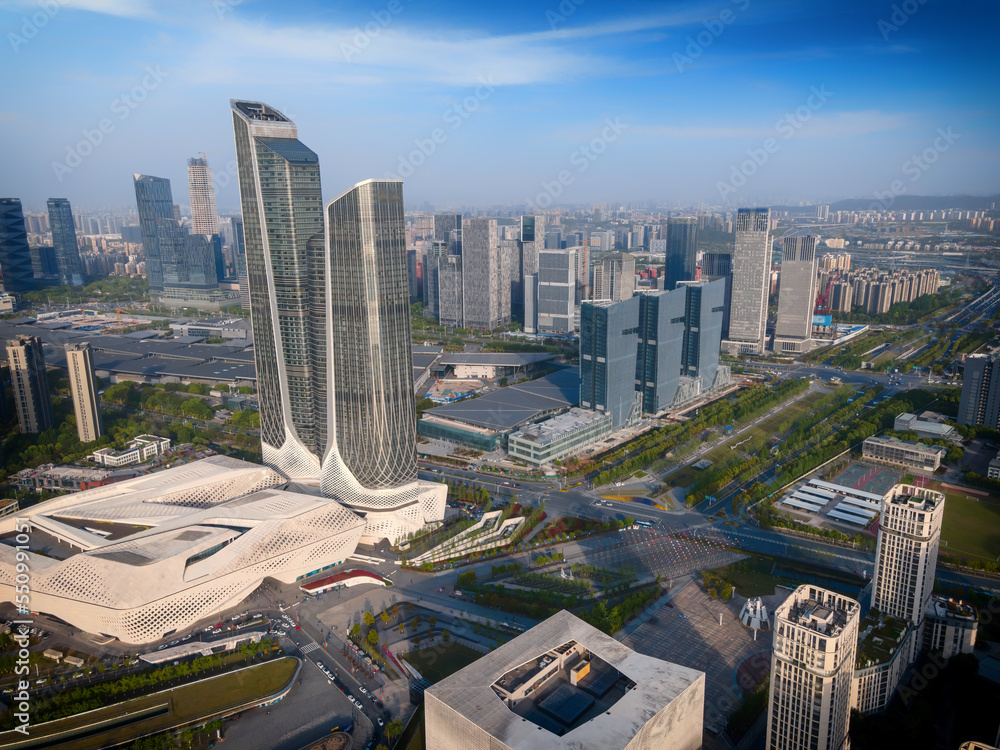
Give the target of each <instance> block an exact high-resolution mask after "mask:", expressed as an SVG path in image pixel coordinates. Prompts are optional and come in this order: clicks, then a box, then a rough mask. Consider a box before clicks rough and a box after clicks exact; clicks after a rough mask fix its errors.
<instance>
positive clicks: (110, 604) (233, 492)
mask: <svg viewBox="0 0 1000 750" xmlns="http://www.w3.org/2000/svg"><path fill="white" fill-rule="evenodd" d="M286 484H287V480H286V479H285V478H284V477H282V476H281V475H280V474H279V473H278V472H276V471H274V470H273V469H270V468H268V467H266V466H259V465H257V464H252V463H247V462H245V461H239V460H236V459H232V458H227V457H224V456H215V457H212V458H208V459H205V460H203V461H198V462H195V463H192V464H187V465H184V466H179V467H177V468H173V469H167V470H165V471H161V472H157V473H155V474H150V475H147V476H143V477H139V478H136V479H132V480H128V481H125V482H120V483H118V484H113V485H109V486H106V487H100V488H98V489H93V490H88V491H86V492H79V493H76V494H72V495H67V496H64V497H60V498H57V499H54V500H50V501H48V502H45V503H41V504H39V505H37V506H34V507H32V508H30V509H28V510H27V511H26V512H24V513H23V514H21V515H20V516H19V519H24V518H27V519H28V521H29V524H30V526H31V530H30V532H28V537H29V542H28V544H27V546H28V548H29V549H30V552H29V553H28V561H27V565H28V570H29V575H30V587H29V588H30V593H29V597H30V608H31V610H32V611H41V612H46V613H49V614H52V615H54V616H56V617H58V618H60V619H62V620H65V621H66V622H69V623H71V624H72V625H74V626H76V627H78V628H80V629H81V630H84V631H86V632H89V633H101V634H104V635H108V636H113V637H115V638H118V639H119V640H121V641H123V642H125V643H145V642H149V641H154V640H157V639H160V638H163V637H165V636H167V635H169V634H171V633H173V632H174V631H177V630H182V629H184V628H187V627H189V626H191V625H193V624H194V623H196V622H197V621H199V620H201V619H203V618H205V617H208V616H209V615H211V614H213V613H215V612H219V611H220V610H223V609H226V608H228V607H231V606H234V605H236V604H237V603H239V602H240V601H241V600H243V599H244V598H245V597H246V596H247V595H248V594H249V593H250V592H251V591H253V590H254V589H255V588H257V586H259V585H260V583H261V581H263V580H264V578H265V577H270V578H275V579H277V580H279V581H282V582H286V583H291V582H294V581H296V580H298V579H300V578H303V577H305V576H307V575H310V574H312V573H316V572H318V571H320V570H322V569H324V568H329V567H333V566H335V565H338V564H340V563H342V562H343V561H344V560H345V559H346V558H347V557H349V556H350V555H352V554H353V553H354V550H355V548H356V546H357V544H358V541H359V539H360V538H361V535H362V533H363V531H364V528H365V522H364V520H363V519H361V518H360V517H359V516H357V515H355V514H354V513H351V512H350V511H349V510H347V509H346V508H344V507H343V506H342V505H340V503H338V502H336V501H334V500H332V499H329V498H324V497H322V496H320V495H319V493H318V491H317V492H316V493H315V494H306V493H303V492H296V491H290V490H289V489H286V488H285V485H286ZM19 519H15V518H14V517H13V516H7V517H5V518H0V541H2V543H0V597H2V599H4V600H6V601H15V599H14V594H15V591H14V587H15V584H16V580H17V579H16V572H17V571H16V567H15V566H16V564H17V559H16V554H17V553H16V550H15V548H14V544H15V542H16V534H15V528H16V527H15V524H16V523H17V521H18V520H19ZM22 525H23V522H22Z"/></svg>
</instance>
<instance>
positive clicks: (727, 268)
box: [701, 253, 733, 340]
mask: <svg viewBox="0 0 1000 750" xmlns="http://www.w3.org/2000/svg"><path fill="white" fill-rule="evenodd" d="M701 278H702V280H707V281H716V280H721V281H722V282H723V285H724V292H723V303H722V305H723V307H722V339H723V340H725V339H727V338H728V337H729V311H730V309H731V308H732V303H733V254H732V253H705V254H704V255H703V256H702V257H701Z"/></svg>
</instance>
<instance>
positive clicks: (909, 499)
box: [885, 484, 944, 511]
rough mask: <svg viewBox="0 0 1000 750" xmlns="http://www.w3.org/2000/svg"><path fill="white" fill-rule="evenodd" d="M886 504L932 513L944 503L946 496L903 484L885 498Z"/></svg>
mask: <svg viewBox="0 0 1000 750" xmlns="http://www.w3.org/2000/svg"><path fill="white" fill-rule="evenodd" d="M885 502H886V504H891V505H905V506H907V507H909V508H911V509H913V510H923V511H932V510H935V509H936V508H937V507H938V505H939V504H940V503H943V502H944V495H942V494H941V493H940V492H934V491H933V490H927V489H924V488H921V487H913V486H911V485H908V484H901V485H896V488H895V490H894V491H893V492H891V493H889V495H888V496H887V497H886V498H885Z"/></svg>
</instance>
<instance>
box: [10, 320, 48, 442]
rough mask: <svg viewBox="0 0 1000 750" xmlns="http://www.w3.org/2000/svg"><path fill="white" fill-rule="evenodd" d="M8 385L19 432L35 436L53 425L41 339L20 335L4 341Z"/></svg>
mask: <svg viewBox="0 0 1000 750" xmlns="http://www.w3.org/2000/svg"><path fill="white" fill-rule="evenodd" d="M7 364H8V365H9V367H10V385H11V389H12V390H13V392H14V405H15V406H16V407H17V422H18V424H19V425H20V426H21V432H23V433H26V434H34V433H39V432H44V431H45V430H47V429H49V428H50V427H52V426H53V419H52V398H51V397H50V396H49V379H48V373H47V372H46V369H45V357H44V356H43V355H42V340H41V339H40V338H38V337H37V336H26V335H23V334H20V335H18V336H16V337H15V338H14V339H12V340H11V341H8V342H7Z"/></svg>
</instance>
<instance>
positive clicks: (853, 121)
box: [634, 109, 913, 140]
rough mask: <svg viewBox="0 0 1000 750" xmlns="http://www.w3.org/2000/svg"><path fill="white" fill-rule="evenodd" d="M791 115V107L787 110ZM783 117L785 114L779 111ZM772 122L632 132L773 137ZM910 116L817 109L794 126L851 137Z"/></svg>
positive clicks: (812, 134) (897, 126)
mask: <svg viewBox="0 0 1000 750" xmlns="http://www.w3.org/2000/svg"><path fill="white" fill-rule="evenodd" d="M789 114H791V115H793V116H794V109H790V110H789ZM779 117H780V118H781V121H784V117H785V115H784V114H781V115H779ZM777 123H778V120H777V119H776V121H775V123H773V124H771V123H767V124H765V123H755V124H747V125H680V126H674V125H637V126H635V127H634V132H636V133H644V134H648V135H655V136H666V137H670V138H692V139H699V140H717V139H728V138H732V139H736V138H773V137H775V136H776V135H780V133H779V131H778V129H777V127H776V125H777ZM912 125H913V120H912V116H910V115H907V114H894V113H889V112H880V111H878V110H863V111H858V112H848V111H844V112H816V113H812V114H811V116H810V117H809V119H807V120H805V121H803V123H802V126H801V127H799V128H796V129H795V138H852V137H856V136H860V135H868V134H870V133H883V132H888V131H893V130H903V129H907V128H909V127H910V126H912Z"/></svg>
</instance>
